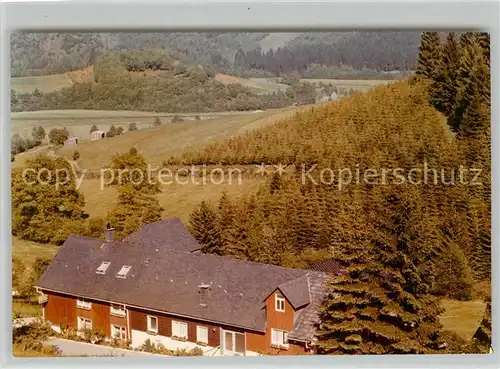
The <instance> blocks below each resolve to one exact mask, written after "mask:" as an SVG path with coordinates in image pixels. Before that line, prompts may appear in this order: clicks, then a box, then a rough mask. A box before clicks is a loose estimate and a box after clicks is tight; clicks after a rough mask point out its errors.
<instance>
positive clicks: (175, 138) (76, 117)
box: [12, 107, 306, 170]
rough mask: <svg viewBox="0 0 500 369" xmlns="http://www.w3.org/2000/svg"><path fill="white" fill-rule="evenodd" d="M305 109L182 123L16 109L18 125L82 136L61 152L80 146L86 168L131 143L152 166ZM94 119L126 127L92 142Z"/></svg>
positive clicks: (149, 116) (131, 116) (146, 115)
mask: <svg viewBox="0 0 500 369" xmlns="http://www.w3.org/2000/svg"><path fill="white" fill-rule="evenodd" d="M301 109H306V107H301V108H285V109H275V110H268V111H264V112H257V113H252V112H243V113H217V114H218V116H217V117H215V118H212V119H201V120H185V121H183V122H178V123H170V121H171V115H168V114H160V115H157V114H154V113H136V112H111V111H107V112H98V111H56V112H33V113H19V114H13V119H12V130H13V132H16V131H18V132H22V133H23V134H25V135H28V134H29V132H31V129H32V127H34V126H38V125H42V126H43V127H44V128H45V131H46V132H48V131H49V130H50V129H51V128H61V127H66V128H67V129H68V131H69V132H70V134H71V135H72V136H76V137H79V139H80V143H79V144H78V145H74V146H68V147H63V148H61V149H60V150H58V151H57V154H58V155H62V156H65V157H68V158H70V157H71V156H72V153H73V151H74V150H78V151H79V153H80V155H81V157H80V159H79V165H80V167H81V168H85V169H89V170H99V169H100V168H101V167H103V166H106V165H107V164H109V162H110V160H111V157H112V156H113V155H115V154H116V153H117V152H121V151H124V150H128V149H129V148H131V147H135V148H137V149H138V150H139V151H140V152H141V153H142V154H143V155H144V156H145V157H146V159H147V161H148V162H149V163H151V164H152V165H159V164H161V162H162V161H163V160H165V159H167V158H168V157H169V156H170V155H173V154H176V153H179V152H181V151H182V150H185V149H186V148H189V147H201V146H203V145H206V144H209V143H212V142H214V141H216V140H219V139H223V138H226V137H229V136H232V135H237V134H240V133H243V132H245V131H248V130H252V129H256V128H259V127H262V126H264V125H267V124H272V123H274V122H276V121H278V120H280V119H284V118H287V117H290V116H293V114H295V112H296V111H299V110H301ZM157 116H160V118H161V120H162V121H163V122H164V123H163V124H162V125H161V126H159V127H152V125H153V121H154V119H155V118H156V117H157ZM212 116H214V115H212ZM204 117H209V115H204ZM131 122H135V123H136V124H137V126H138V127H139V128H140V129H139V130H138V131H133V132H127V129H128V125H129V123H131ZM94 124H95V125H96V126H97V127H98V128H99V129H101V130H104V131H107V130H108V129H109V127H110V126H111V125H112V124H114V125H115V126H122V127H123V128H124V129H125V132H124V133H123V134H122V135H121V136H116V137H113V138H106V139H104V140H100V141H88V138H89V131H90V128H91V127H92V125H94ZM85 140H87V141H85ZM25 155H29V154H25ZM18 158H21V156H18ZM17 160H18V159H17V158H16V161H17Z"/></svg>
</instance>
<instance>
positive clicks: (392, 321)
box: [170, 32, 491, 354]
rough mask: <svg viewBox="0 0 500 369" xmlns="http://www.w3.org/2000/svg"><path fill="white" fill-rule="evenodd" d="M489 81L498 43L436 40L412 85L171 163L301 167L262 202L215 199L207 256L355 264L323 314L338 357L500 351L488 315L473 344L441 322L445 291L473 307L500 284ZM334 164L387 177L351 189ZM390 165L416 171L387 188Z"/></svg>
mask: <svg viewBox="0 0 500 369" xmlns="http://www.w3.org/2000/svg"><path fill="white" fill-rule="evenodd" d="M489 80H490V61H489V35H488V34H485V33H464V34H462V35H461V36H460V38H458V37H457V35H455V34H454V33H450V34H448V35H447V37H446V40H442V39H441V38H440V36H439V34H438V33H436V32H424V33H423V35H422V42H421V45H420V50H419V60H418V69H417V75H416V76H415V77H413V78H412V79H411V80H410V81H405V82H400V83H397V84H394V85H390V86H384V87H378V88H377V89H375V90H373V91H371V92H368V93H366V94H363V95H361V94H360V95H356V96H353V97H350V98H347V99H343V100H341V101H337V102H332V103H329V104H328V105H327V106H325V107H318V108H313V109H312V110H311V111H310V112H308V113H304V114H300V115H297V116H296V117H294V118H291V119H288V120H286V121H283V122H281V123H278V124H276V125H274V126H270V127H265V128H263V129H261V130H258V131H254V132H251V133H248V134H246V135H243V136H240V137H237V138H233V139H229V140H226V141H224V142H221V143H218V144H214V145H211V146H209V147H208V148H206V149H203V150H198V151H193V152H188V153H185V154H184V155H182V156H180V157H178V158H171V159H170V162H172V163H175V162H181V160H182V161H184V162H185V163H222V164H256V163H265V164H268V165H271V164H284V165H290V166H293V167H294V168H295V170H290V172H289V173H287V174H286V175H280V174H279V173H274V174H273V175H272V177H271V178H270V179H269V180H268V183H267V184H266V185H265V186H263V187H262V189H261V190H260V191H259V193H257V194H256V195H250V196H244V197H242V198H229V197H228V196H227V195H223V196H222V197H221V198H220V200H219V201H218V203H216V204H210V203H207V202H202V203H201V204H200V205H199V207H198V209H197V210H195V211H194V212H193V213H192V215H191V224H190V225H191V229H192V232H193V234H195V235H196V237H197V239H198V240H199V241H200V242H201V243H202V244H203V245H204V249H205V251H206V252H211V253H216V254H219V255H230V256H233V257H237V258H241V259H245V260H254V261H259V262H265V263H272V264H277V265H284V266H295V267H297V266H298V267H307V266H309V265H311V264H312V263H314V262H316V261H318V260H323V259H325V258H328V257H333V258H334V259H336V260H338V261H339V262H341V263H342V264H343V265H344V267H345V268H346V270H347V274H346V275H343V276H339V277H336V278H335V283H333V284H332V285H331V286H330V288H331V291H332V298H331V299H329V300H328V301H326V302H325V303H324V305H323V306H322V308H321V317H322V324H321V335H320V342H319V343H320V345H321V347H322V348H323V350H324V351H323V352H324V353H330V354H368V353H370V354H386V353H432V352H440V350H441V351H442V350H444V351H445V352H462V353H463V352H489V345H490V342H491V341H490V340H491V335H490V336H489V338H488V336H487V335H485V334H484V332H488V329H490V328H488V327H487V325H488V324H491V321H490V319H491V318H490V315H488V314H490V313H488V310H487V311H486V315H485V319H484V320H483V325H485V324H486V326H485V327H482V328H481V332H482V333H481V334H477V335H476V336H475V338H474V339H473V340H472V342H464V341H463V340H461V339H459V338H458V337H455V336H454V335H453V334H451V333H450V332H446V331H442V329H441V326H440V323H439V322H438V320H437V319H436V317H437V316H438V315H439V313H440V308H439V304H438V299H439V297H440V296H447V297H451V298H456V299H470V298H471V297H472V287H473V284H474V283H477V282H483V281H488V280H490V278H491V204H490V202H491V200H490V199H491V156H490V148H491V134H490V86H489ZM424 165H427V166H428V168H430V169H431V170H430V171H429V172H428V173H427V176H429V177H428V179H427V181H426V180H425V175H426V174H424V173H425V166H424ZM304 167H305V168H306V169H307V173H309V174H308V176H307V177H306V178H307V179H306V180H305V181H304V176H303V172H302V173H301V171H300V169H299V168H304ZM461 167H465V168H469V169H471V168H472V169H474V170H481V172H480V175H479V178H478V182H477V183H472V182H471V180H472V178H471V177H466V178H467V179H466V180H465V181H462V180H459V179H458V169H459V168H461ZM328 168H332V169H334V170H338V169H341V168H349V169H351V170H352V171H353V172H354V171H355V170H356V169H359V170H360V172H361V173H363V172H364V171H365V170H371V171H375V173H378V176H377V179H378V181H376V182H375V184H374V183H373V181H372V182H366V181H363V180H362V181H360V182H351V183H349V184H348V185H344V186H343V187H342V186H339V183H340V184H341V183H343V180H345V178H343V177H342V176H340V175H339V176H335V175H336V174H337V172H333V173H334V174H333V176H332V175H330V176H328V175H327V177H326V179H325V177H324V173H325V171H324V170H325V169H328ZM384 168H385V169H387V168H390V169H394V168H399V169H401V170H402V172H401V173H408V174H409V173H411V171H412V170H414V174H415V173H416V174H415V176H414V177H407V178H408V179H407V180H406V181H403V182H395V180H394V178H393V179H392V180H391V179H390V178H389V179H388V180H387V181H386V182H385V184H382V182H381V178H380V173H383V170H384ZM415 169H417V170H420V171H415ZM434 170H435V171H434ZM326 173H327V174H329V173H330V172H328V171H327V172H326ZM372 178H373V177H372ZM429 178H431V179H429ZM415 183H416V184H415ZM334 293H340V297H338V296H335V294H334ZM488 322H490V323H488ZM478 337H481V339H479V338H478Z"/></svg>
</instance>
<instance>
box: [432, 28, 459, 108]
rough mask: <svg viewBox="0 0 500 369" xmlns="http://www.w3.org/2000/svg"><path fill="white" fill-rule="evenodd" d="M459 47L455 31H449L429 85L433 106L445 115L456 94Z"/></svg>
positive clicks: (453, 103) (451, 105) (451, 106)
mask: <svg viewBox="0 0 500 369" xmlns="http://www.w3.org/2000/svg"><path fill="white" fill-rule="evenodd" d="M459 60H460V49H459V46H458V43H457V41H456V37H455V33H454V32H450V33H449V34H448V36H447V37H446V42H445V43H444V45H443V48H442V63H440V69H439V70H438V71H437V72H436V75H435V81H434V83H433V84H432V86H431V87H430V92H429V97H430V101H431V103H432V104H433V105H434V107H435V108H436V109H437V110H439V111H440V112H442V113H443V114H444V115H445V116H447V117H448V116H450V115H451V113H452V111H453V106H454V105H455V100H456V95H457V77H458V67H459Z"/></svg>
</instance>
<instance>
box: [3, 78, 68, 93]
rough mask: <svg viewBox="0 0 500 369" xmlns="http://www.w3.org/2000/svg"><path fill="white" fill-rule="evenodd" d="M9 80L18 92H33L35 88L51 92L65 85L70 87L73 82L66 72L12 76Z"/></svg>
mask: <svg viewBox="0 0 500 369" xmlns="http://www.w3.org/2000/svg"><path fill="white" fill-rule="evenodd" d="M11 81H12V86H11V88H12V89H13V90H14V91H15V92H19V93H28V92H33V91H35V90H36V89H38V90H39V91H40V92H52V91H57V90H60V89H62V88H65V87H71V85H72V84H73V81H72V79H71V78H70V77H69V75H68V74H67V73H63V74H51V75H48V76H34V77H14V78H12V79H11Z"/></svg>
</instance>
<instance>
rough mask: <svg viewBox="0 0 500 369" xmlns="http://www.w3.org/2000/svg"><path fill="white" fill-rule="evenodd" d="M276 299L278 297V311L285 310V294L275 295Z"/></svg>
mask: <svg viewBox="0 0 500 369" xmlns="http://www.w3.org/2000/svg"><path fill="white" fill-rule="evenodd" d="M275 299H276V311H281V312H284V311H285V298H284V297H283V295H282V294H280V293H277V294H276V295H275Z"/></svg>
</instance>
